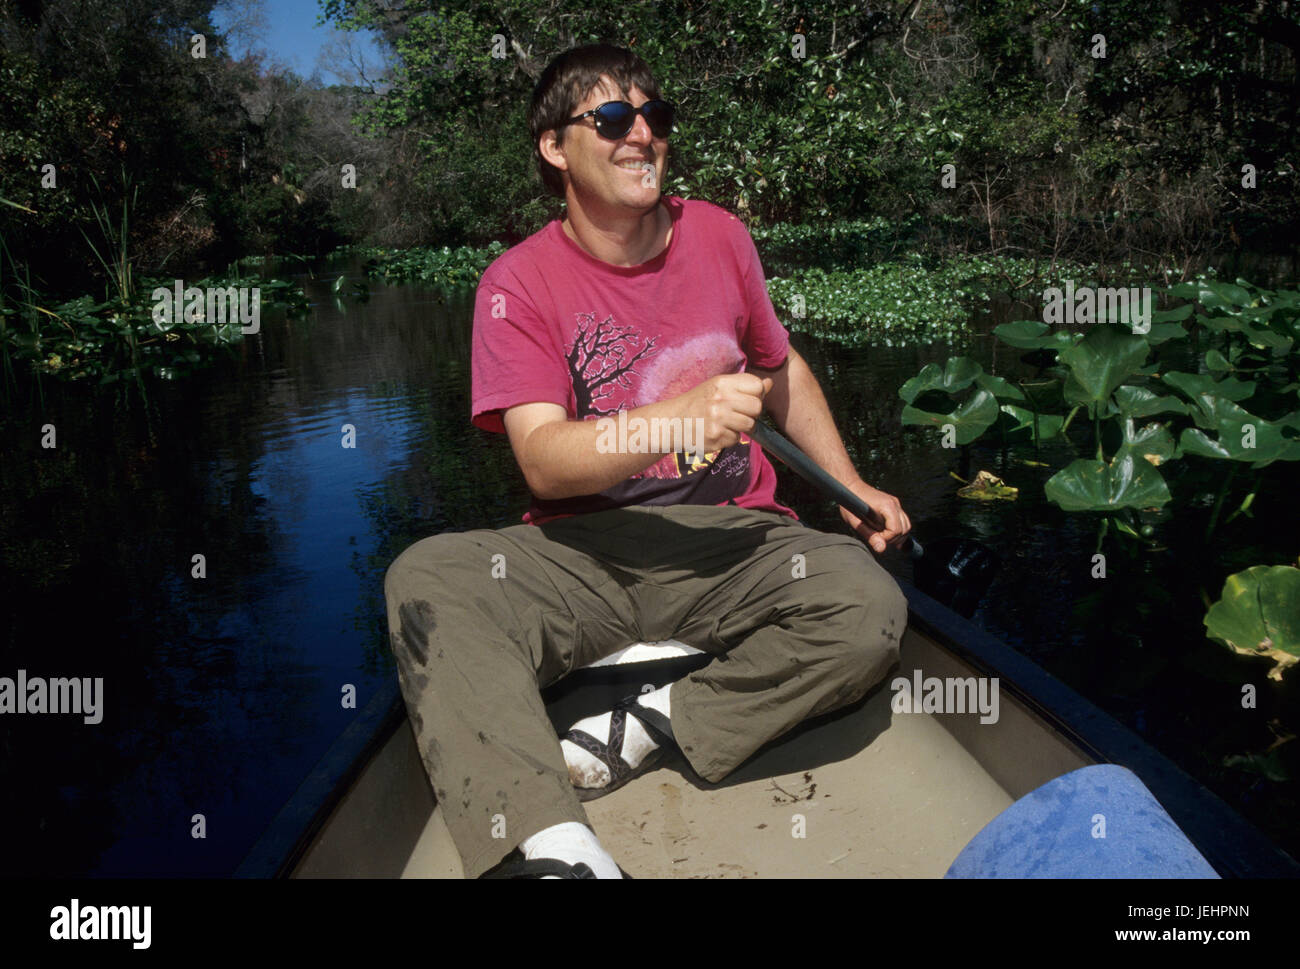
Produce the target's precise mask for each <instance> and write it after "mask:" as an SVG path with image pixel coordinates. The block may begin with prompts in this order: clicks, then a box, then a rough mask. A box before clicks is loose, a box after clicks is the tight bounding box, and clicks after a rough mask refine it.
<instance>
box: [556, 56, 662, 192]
mask: <svg viewBox="0 0 1300 969" xmlns="http://www.w3.org/2000/svg"><path fill="white" fill-rule="evenodd" d="M624 100H625V101H627V102H628V103H629V104H631V105H632V106H633V107H636V108H639V107H640V106H641V105H643V104H645V102H646V101H648V100H649V98H647V97H646V96H645V93H644V92H642V90H641V89H640V88H638V87H634V88H632V90H631V91H630V92H629V93H628V95H627V96H626V97H624V96H623V95H622V93H620V91H619V90H618V87H617V86H616V85H615V84H614V83H613V82H612V81H611V80H610V79H609V78H608V77H605V78H602V79H601V84H600V86H599V87H597V88H596V89H595V90H594V91H592V92H591V93H590V94H588V95H587V97H586V98H585V99H584V100H583V101H582V103H580V104H579V105H578V106H577V108H576V109H575V110H574V112H573V115H570V117H573V116H575V115H579V114H582V113H583V112H585V111H590V110H591V109H592V108H596V107H599V106H600V105H602V104H604V103H605V102H606V101H624ZM547 157H548V160H549V161H551V164H553V165H555V166H556V167H557V168H559V169H560V170H561V171H565V172H567V173H568V176H569V193H568V194H569V197H570V200H571V204H572V203H575V202H576V204H578V205H579V206H581V207H582V209H583V210H584V211H585V212H586V213H588V214H589V215H591V216H595V217H599V215H600V213H601V212H602V211H606V212H609V213H610V214H616V213H618V212H623V213H626V212H627V211H629V210H634V211H637V212H645V211H648V210H649V209H652V208H653V207H654V206H655V205H657V204H658V203H659V194H660V193H659V187H660V185H661V184H662V183H663V177H664V173H665V171H666V170H667V164H668V139H667V138H656V137H654V135H652V134H651V133H650V126H649V125H648V124H647V123H646V120H645V117H644V116H643V115H639V114H638V115H637V116H636V120H635V122H634V124H633V125H632V130H631V131H629V132H628V133H627V134H626V135H624V136H623V137H622V138H618V139H616V140H614V141H610V140H608V139H606V138H602V137H601V136H600V135H598V134H596V126H595V119H594V118H590V117H589V118H583V119H582V120H581V121H577V122H574V123H573V124H571V125H566V126H565V128H564V141H563V142H562V143H561V144H559V145H558V146H557V147H556V149H555V154H553V155H548V156H547ZM646 162H650V163H651V164H653V166H654V168H653V170H652V171H649V172H648V171H646V169H645V167H644V165H645V163H646Z"/></svg>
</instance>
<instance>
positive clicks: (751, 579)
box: [661, 507, 907, 781]
mask: <svg viewBox="0 0 1300 969" xmlns="http://www.w3.org/2000/svg"><path fill="white" fill-rule="evenodd" d="M665 518H666V519H668V520H669V521H672V522H675V523H678V524H680V525H683V526H686V527H688V529H689V532H688V533H687V535H686V536H685V537H684V538H685V540H684V541H683V542H682V543H681V545H680V546H679V548H678V549H677V550H676V551H675V553H674V554H677V555H684V556H686V558H687V560H688V561H693V562H696V563H699V566H697V569H696V570H695V571H694V572H693V573H689V574H682V575H677V576H675V577H671V578H670V581H668V582H666V583H664V584H663V591H662V592H661V595H663V596H666V597H669V598H671V599H672V600H674V601H676V602H678V603H679V604H680V603H683V602H684V603H685V608H684V610H682V611H680V612H679V613H678V614H677V615H676V616H675V617H674V619H675V621H676V623H677V628H676V629H674V630H673V631H672V633H671V634H670V635H672V636H674V637H675V638H677V639H680V640H681V641H683V642H686V643H689V644H691V645H694V646H697V647H698V648H701V649H706V650H709V651H713V652H718V653H720V655H719V656H718V657H717V658H716V659H715V660H714V661H713V662H712V663H711V664H710V665H709V666H707V667H705V668H704V669H702V670H699V671H697V672H695V673H692V674H690V675H689V676H688V677H686V678H685V679H683V680H680V681H678V682H677V683H675V684H673V687H672V690H671V693H670V697H671V703H672V723H673V732H674V734H675V735H676V738H677V741H678V743H679V744H680V746H681V747H682V751H683V753H684V754H685V756H686V758H687V759H688V760H689V761H690V763H691V766H692V767H693V768H694V769H695V770H696V771H697V772H698V773H699V774H700V775H701V776H702V777H704V778H706V779H707V780H710V781H718V780H721V779H722V778H723V777H725V776H726V775H727V774H729V773H730V772H731V771H732V770H734V769H735V768H736V767H738V766H739V765H740V764H741V763H742V762H743V761H745V760H746V759H747V758H748V757H750V756H751V755H752V754H753V753H754V752H755V751H756V750H758V748H759V747H761V746H762V745H763V744H765V743H767V742H768V741H769V740H772V739H774V738H776V737H779V736H780V735H782V734H783V733H785V732H786V731H787V730H789V729H790V728H792V727H794V726H795V725H797V724H799V723H801V722H802V721H804V720H806V719H808V718H810V717H814V716H817V715H819V714H822V713H827V712H830V711H832V710H836V709H839V708H841V707H844V706H848V705H849V704H852V703H854V702H856V701H857V700H859V699H861V698H862V697H863V696H864V695H865V694H866V692H867V691H868V690H869V689H870V688H871V687H873V686H874V685H876V684H877V683H879V682H880V681H881V680H882V679H883V678H884V677H885V675H886V674H887V673H888V672H889V670H890V668H891V667H893V666H894V665H895V664H896V663H897V662H898V656H899V646H900V644H901V640H902V635H903V630H904V628H905V627H906V625H907V600H906V598H905V597H904V596H903V593H902V591H901V590H900V589H899V588H898V585H897V583H895V582H894V580H893V579H892V578H891V577H890V575H889V574H888V573H887V572H886V571H885V570H884V568H882V567H881V566H880V564H879V563H878V562H876V560H875V558H874V557H873V556H872V554H871V552H870V551H869V550H868V549H867V548H866V546H864V545H863V544H862V542H861V541H859V540H858V539H857V538H855V537H853V536H850V535H833V534H828V533H825V532H819V531H816V530H814V529H811V528H807V527H804V526H802V525H799V524H797V523H795V522H791V521H789V520H788V519H781V518H779V517H778V516H775V515H770V514H767V513H763V512H751V511H746V510H743V509H702V508H691V507H684V508H680V507H679V508H673V509H666V510H665ZM690 533H694V538H692V537H691V536H690Z"/></svg>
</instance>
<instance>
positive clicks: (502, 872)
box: [479, 848, 632, 879]
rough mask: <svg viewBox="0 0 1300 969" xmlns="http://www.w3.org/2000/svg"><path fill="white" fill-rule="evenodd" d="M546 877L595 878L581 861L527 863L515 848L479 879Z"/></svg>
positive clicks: (624, 874)
mask: <svg viewBox="0 0 1300 969" xmlns="http://www.w3.org/2000/svg"><path fill="white" fill-rule="evenodd" d="M618 870H619V873H620V874H622V876H623V877H624V878H631V877H632V876H631V875H629V874H628V873H627V872H625V871H623V869H622V867H620V868H619V869H618ZM548 876H551V877H555V878H595V877H596V873H595V872H594V871H592V870H591V866H590V865H588V864H587V863H586V862H582V861H580V862H578V863H577V864H574V865H570V864H569V863H568V862H564V861H560V859H558V858H534V859H533V860H532V861H529V860H528V859H526V858H524V855H523V852H521V851H520V850H519V849H518V848H516V849H515V850H514V851H512V852H510V854H508V855H506V856H505V858H503V859H502V860H501V862H500V863H499V864H497V865H495V866H493V867H492V868H489V869H488V870H487V871H485V872H483V874H481V875H479V878H485V879H492V878H546V877H548Z"/></svg>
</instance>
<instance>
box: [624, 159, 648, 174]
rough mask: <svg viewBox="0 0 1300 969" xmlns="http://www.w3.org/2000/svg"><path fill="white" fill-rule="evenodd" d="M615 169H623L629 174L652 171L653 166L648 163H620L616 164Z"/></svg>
mask: <svg viewBox="0 0 1300 969" xmlns="http://www.w3.org/2000/svg"><path fill="white" fill-rule="evenodd" d="M617 167H619V168H625V169H627V170H628V171H630V172H639V171H644V170H646V169H649V170H651V171H653V170H654V167H655V164H654V162H650V161H621V162H619V163H618V165H617Z"/></svg>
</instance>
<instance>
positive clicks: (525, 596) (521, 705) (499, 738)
mask: <svg viewBox="0 0 1300 969" xmlns="http://www.w3.org/2000/svg"><path fill="white" fill-rule="evenodd" d="M502 572H504V574H502ZM494 573H495V574H494ZM384 591H385V597H386V599H387V604H388V627H389V634H390V641H391V644H392V648H393V652H394V654H395V656H396V658H397V664H398V671H399V679H400V681H401V688H402V695H403V698H404V699H405V701H406V706H407V710H408V713H409V715H410V719H411V725H412V727H413V728H414V731H415V737H416V742H417V746H418V748H419V751H420V756H421V758H422V760H423V762H424V766H425V769H426V770H427V771H428V774H429V777H430V780H431V782H432V784H433V787H434V791H435V794H436V796H437V798H438V802H439V803H440V804H441V806H442V810H443V813H444V816H445V818H446V821H447V827H448V829H449V831H450V833H451V836H452V839H453V840H454V841H455V843H456V847H457V850H458V851H459V852H460V855H461V858H462V861H463V864H464V867H465V873H466V875H467V876H469V877H477V876H478V875H480V874H482V873H483V872H484V871H486V870H487V869H489V868H491V867H492V866H493V865H495V864H496V863H497V862H499V861H500V860H501V859H502V858H503V857H504V856H505V855H506V854H508V853H509V852H510V850H511V849H513V848H514V847H515V846H516V845H518V844H519V842H520V841H522V840H523V839H524V838H527V837H528V836H530V835H532V834H535V833H537V832H538V831H540V830H542V829H544V828H547V827H550V826H551V825H554V824H560V823H563V822H566V821H577V822H580V823H583V824H585V823H587V816H586V813H585V812H584V811H583V809H582V806H581V804H580V803H579V801H578V799H577V796H576V795H575V793H574V790H573V787H572V785H571V784H570V782H569V774H568V768H567V766H566V765H565V762H564V756H563V753H562V752H561V750H560V745H559V740H558V738H557V737H556V734H555V730H554V728H553V726H552V725H551V722H550V720H549V719H548V718H547V715H546V709H545V706H544V704H543V703H542V699H541V696H540V693H539V684H540V685H546V684H549V683H550V682H553V681H554V680H556V679H559V678H560V677H561V676H563V675H564V674H565V673H566V672H568V671H569V670H570V669H572V668H573V667H574V666H575V665H585V664H586V663H589V662H593V661H594V660H595V659H598V658H599V656H600V655H603V654H607V653H609V652H612V651H614V650H616V649H618V648H620V647H621V646H625V645H627V643H628V642H631V641H632V636H631V634H630V633H629V632H628V630H627V628H626V626H625V625H624V624H623V622H622V620H623V618H624V617H626V616H627V615H629V614H630V611H631V607H630V605H629V603H628V602H627V599H626V593H625V592H624V587H623V584H622V583H621V582H620V581H619V579H618V578H617V577H616V576H612V575H610V574H609V573H608V572H606V571H605V570H603V569H602V568H601V567H600V566H599V565H598V564H596V563H593V562H592V561H591V560H590V559H589V558H587V557H586V556H584V555H582V554H581V553H580V552H577V551H575V550H573V549H571V548H569V547H567V546H565V545H562V544H558V543H553V542H550V541H549V540H547V539H546V537H545V536H544V535H543V534H542V533H541V531H540V530H539V529H537V528H534V527H532V526H516V527H513V528H506V529H501V530H499V531H492V530H476V531H471V532H461V533H448V534H443V535H435V536H432V537H430V538H426V539H423V540H422V541H419V542H416V543H415V544H414V545H412V546H411V547H410V548H408V549H407V550H406V551H404V552H403V553H402V554H401V555H400V556H398V558H397V559H396V560H395V561H394V562H393V564H392V566H390V568H389V570H388V573H387V576H386V577H385V583H384ZM620 640H621V642H620Z"/></svg>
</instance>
